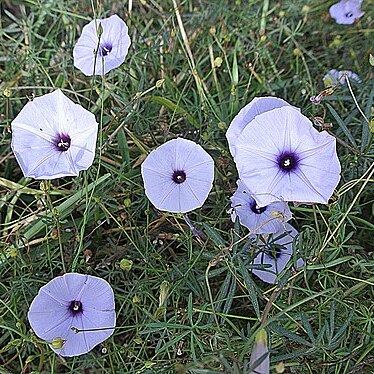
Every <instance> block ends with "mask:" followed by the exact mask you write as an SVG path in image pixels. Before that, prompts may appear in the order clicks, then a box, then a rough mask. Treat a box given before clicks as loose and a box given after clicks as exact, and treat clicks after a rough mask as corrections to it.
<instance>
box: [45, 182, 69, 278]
mask: <svg viewBox="0 0 374 374" xmlns="http://www.w3.org/2000/svg"><path fill="white" fill-rule="evenodd" d="M42 183H44V188H43V190H44V194H45V197H46V198H47V201H48V205H49V208H50V210H51V214H52V216H53V218H54V219H55V222H56V230H57V238H58V246H59V248H60V256H61V262H62V269H63V271H64V273H66V267H65V259H64V249H63V246H62V237H61V224H60V217H59V214H58V211H57V209H56V208H55V207H54V206H53V201H52V198H51V195H50V194H49V189H50V185H51V182H50V181H47V180H45V181H44V182H42Z"/></svg>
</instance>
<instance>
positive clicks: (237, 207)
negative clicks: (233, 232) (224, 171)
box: [230, 180, 292, 234]
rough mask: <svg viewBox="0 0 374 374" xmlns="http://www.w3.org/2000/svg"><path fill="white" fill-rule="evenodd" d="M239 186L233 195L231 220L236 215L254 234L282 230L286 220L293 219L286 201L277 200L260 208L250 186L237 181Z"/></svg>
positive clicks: (233, 219)
mask: <svg viewBox="0 0 374 374" xmlns="http://www.w3.org/2000/svg"><path fill="white" fill-rule="evenodd" d="M237 185H238V188H237V190H236V191H235V193H234V194H233V196H232V197H231V210H230V213H231V220H232V221H233V222H235V219H236V217H238V218H239V222H240V224H241V225H242V226H245V227H247V228H248V229H249V230H250V231H251V233H253V234H264V233H267V234H270V233H275V232H277V231H280V230H281V229H282V227H283V225H284V222H286V221H288V220H290V219H291V217H292V214H291V211H290V209H289V208H288V205H287V203H285V202H284V201H276V202H273V203H271V204H269V205H267V206H264V207H261V208H259V207H258V206H257V203H256V201H255V199H254V198H253V197H252V196H251V191H250V190H249V188H248V187H247V186H246V185H245V184H244V183H243V182H242V181H241V180H238V181H237Z"/></svg>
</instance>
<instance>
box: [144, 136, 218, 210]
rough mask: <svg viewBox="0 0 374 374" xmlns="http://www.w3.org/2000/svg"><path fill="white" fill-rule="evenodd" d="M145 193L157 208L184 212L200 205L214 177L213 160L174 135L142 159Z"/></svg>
mask: <svg viewBox="0 0 374 374" xmlns="http://www.w3.org/2000/svg"><path fill="white" fill-rule="evenodd" d="M141 171H142V176H143V181H144V187H145V194H146V195H147V197H148V199H149V200H150V201H151V203H152V204H153V205H154V206H155V207H156V208H157V209H160V210H164V211H168V212H173V213H186V212H189V211H191V210H194V209H196V208H199V207H201V206H202V205H203V204H204V202H205V200H206V199H207V197H208V194H209V191H210V190H211V188H212V184H213V179H214V162H213V159H212V157H210V156H209V154H208V153H207V152H205V151H204V149H203V148H202V147H201V146H200V145H198V144H196V143H194V142H193V141H191V140H187V139H183V138H177V139H173V140H170V141H168V142H166V143H164V144H163V145H161V146H160V147H158V148H156V149H155V150H153V151H152V152H151V153H150V154H149V155H148V157H147V158H146V159H145V160H144V162H143V164H142V167H141Z"/></svg>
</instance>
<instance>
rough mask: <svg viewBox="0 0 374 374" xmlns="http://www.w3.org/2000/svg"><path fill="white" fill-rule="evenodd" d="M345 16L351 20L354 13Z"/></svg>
mask: <svg viewBox="0 0 374 374" xmlns="http://www.w3.org/2000/svg"><path fill="white" fill-rule="evenodd" d="M345 16H346V17H347V18H351V17H353V13H352V12H348V13H346V14H345Z"/></svg>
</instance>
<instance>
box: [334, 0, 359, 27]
mask: <svg viewBox="0 0 374 374" xmlns="http://www.w3.org/2000/svg"><path fill="white" fill-rule="evenodd" d="M361 4H362V0H341V1H339V2H338V3H336V4H333V5H332V6H331V7H330V9H329V12H330V16H331V17H332V18H334V19H335V21H336V23H338V24H341V25H351V24H353V23H354V22H355V21H356V20H358V19H359V18H361V17H362V16H363V15H364V14H365V12H362V11H361Z"/></svg>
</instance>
